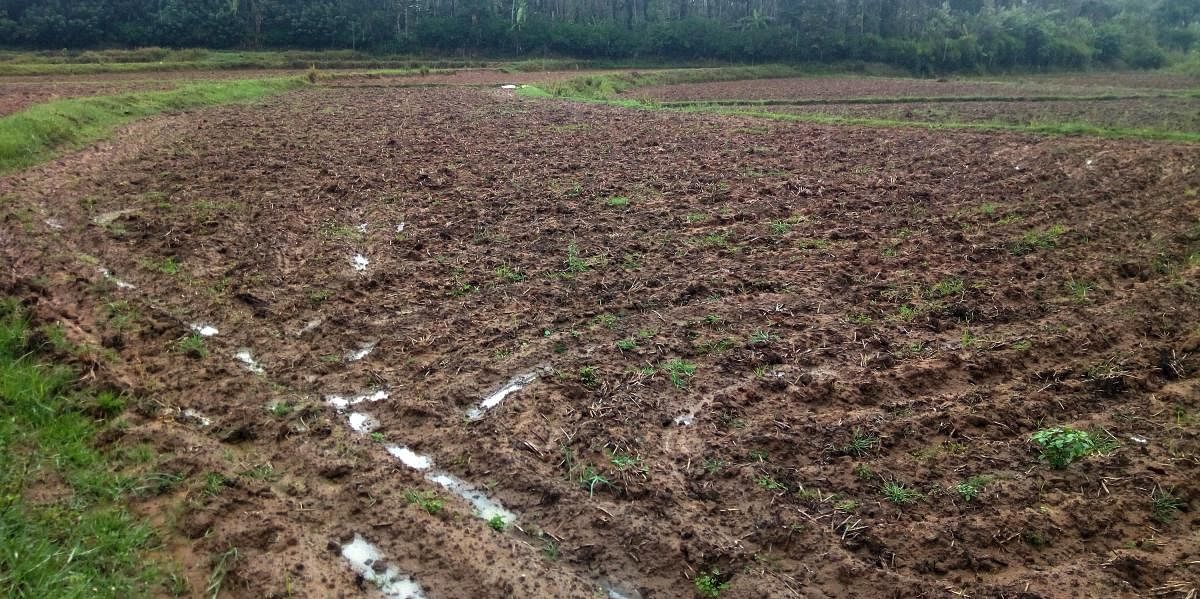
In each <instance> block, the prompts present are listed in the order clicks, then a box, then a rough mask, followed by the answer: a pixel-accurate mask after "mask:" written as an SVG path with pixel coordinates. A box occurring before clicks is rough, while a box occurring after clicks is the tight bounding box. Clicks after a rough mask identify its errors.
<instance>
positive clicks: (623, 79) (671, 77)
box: [518, 65, 801, 104]
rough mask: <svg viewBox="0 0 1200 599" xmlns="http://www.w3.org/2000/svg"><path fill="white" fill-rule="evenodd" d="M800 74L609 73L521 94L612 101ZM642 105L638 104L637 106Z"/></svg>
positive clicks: (779, 69)
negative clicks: (646, 91) (670, 88)
mask: <svg viewBox="0 0 1200 599" xmlns="http://www.w3.org/2000/svg"><path fill="white" fill-rule="evenodd" d="M800 74H801V71H800V70H798V69H796V68H794V67H789V66H783V65H759V66H739V67H716V68H701V69H666V70H657V71H643V72H627V73H606V74H603V75H585V76H582V77H575V78H572V79H567V80H566V81H558V82H553V83H545V84H541V85H539V86H530V87H523V88H521V89H520V90H519V91H518V93H520V94H523V95H526V96H531V97H559V98H570V99H573V100H593V101H595V100H601V101H603V100H612V99H614V98H616V97H617V96H618V95H620V94H622V93H624V92H628V91H630V90H633V89H637V88H639V87H647V86H651V85H675V84H681V83H701V82H705V81H735V80H740V79H767V78H778V77H797V76H799V75H800ZM634 103H635V104H640V103H639V102H634Z"/></svg>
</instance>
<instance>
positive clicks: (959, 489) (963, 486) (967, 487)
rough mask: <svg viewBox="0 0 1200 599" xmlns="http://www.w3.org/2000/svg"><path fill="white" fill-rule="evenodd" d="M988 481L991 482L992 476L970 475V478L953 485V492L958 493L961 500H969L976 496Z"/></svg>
mask: <svg viewBox="0 0 1200 599" xmlns="http://www.w3.org/2000/svg"><path fill="white" fill-rule="evenodd" d="M990 482H992V478H991V477H990V476H972V477H971V478H968V479H967V480H964V481H962V482H961V483H958V484H957V485H954V487H953V490H954V492H955V493H958V496H959V497H962V500H963V501H967V502H969V501H972V500H974V499H975V498H976V497H978V496H979V493H980V491H982V490H983V487H985V486H986V485H987V484H988V483H990Z"/></svg>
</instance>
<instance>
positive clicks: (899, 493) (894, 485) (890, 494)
mask: <svg viewBox="0 0 1200 599" xmlns="http://www.w3.org/2000/svg"><path fill="white" fill-rule="evenodd" d="M879 492H880V493H882V494H883V496H884V498H885V499H887V500H888V501H890V502H892V503H894V504H896V505H908V504H910V503H914V502H916V501H917V500H918V499H920V498H921V494H920V493H919V492H917V490H916V489H913V488H911V487H907V486H905V485H904V484H903V483H899V482H896V481H888V482H885V483H883V486H882V487H880V488H879Z"/></svg>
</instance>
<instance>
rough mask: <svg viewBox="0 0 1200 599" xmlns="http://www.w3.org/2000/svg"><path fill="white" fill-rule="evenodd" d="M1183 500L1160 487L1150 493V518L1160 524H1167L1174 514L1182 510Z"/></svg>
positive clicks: (1173, 517)
mask: <svg viewBox="0 0 1200 599" xmlns="http://www.w3.org/2000/svg"><path fill="white" fill-rule="evenodd" d="M1183 505H1184V504H1183V500H1182V499H1180V498H1178V497H1176V496H1175V495H1174V494H1173V493H1171V492H1170V491H1167V490H1165V489H1162V488H1161V487H1159V488H1156V489H1154V490H1153V491H1151V492H1150V518H1151V519H1153V520H1154V521H1155V522H1158V523H1160V524H1168V523H1170V522H1171V521H1172V520H1174V519H1175V515H1176V513H1178V512H1179V511H1180V510H1182V509H1183Z"/></svg>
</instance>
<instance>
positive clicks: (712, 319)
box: [704, 314, 721, 327]
mask: <svg viewBox="0 0 1200 599" xmlns="http://www.w3.org/2000/svg"><path fill="white" fill-rule="evenodd" d="M704 324H706V325H708V326H710V327H715V326H717V325H719V324H721V317H720V316H718V315H716V314H706V315H705V316H704Z"/></svg>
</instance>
